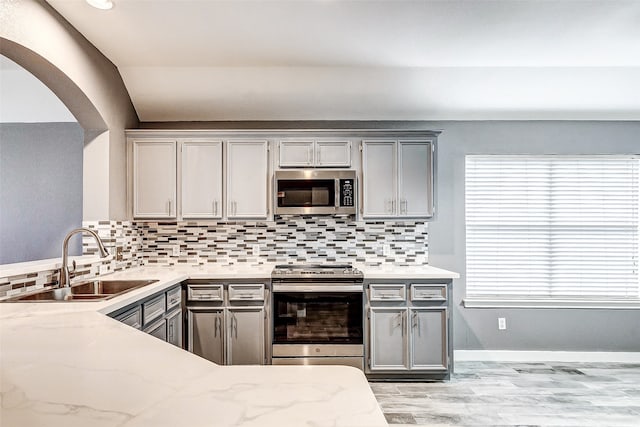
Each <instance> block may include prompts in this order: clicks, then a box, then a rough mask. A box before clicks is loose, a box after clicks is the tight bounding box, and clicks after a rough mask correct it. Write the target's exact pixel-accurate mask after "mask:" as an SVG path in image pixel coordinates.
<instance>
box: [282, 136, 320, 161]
mask: <svg viewBox="0 0 640 427" xmlns="http://www.w3.org/2000/svg"><path fill="white" fill-rule="evenodd" d="M279 149H280V162H279V164H280V167H281V168H286V167H290V168H296V167H297V168H300V167H309V166H313V163H314V159H313V155H314V153H313V141H280V144H279Z"/></svg>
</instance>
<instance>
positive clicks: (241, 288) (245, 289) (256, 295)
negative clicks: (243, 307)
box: [229, 283, 264, 301]
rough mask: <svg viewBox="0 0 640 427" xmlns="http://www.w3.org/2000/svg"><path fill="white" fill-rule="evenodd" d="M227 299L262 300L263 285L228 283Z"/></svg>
mask: <svg viewBox="0 0 640 427" xmlns="http://www.w3.org/2000/svg"><path fill="white" fill-rule="evenodd" d="M229 301H264V285H263V284H262V283H259V284H256V285H253V284H250V285H249V284H242V285H229Z"/></svg>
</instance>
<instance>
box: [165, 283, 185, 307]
mask: <svg viewBox="0 0 640 427" xmlns="http://www.w3.org/2000/svg"><path fill="white" fill-rule="evenodd" d="M166 295H167V311H170V310H171V309H173V308H175V307H178V306H180V303H181V302H182V288H181V287H180V286H176V287H175V288H173V289H169V290H168V291H167V293H166Z"/></svg>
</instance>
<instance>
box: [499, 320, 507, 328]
mask: <svg viewBox="0 0 640 427" xmlns="http://www.w3.org/2000/svg"><path fill="white" fill-rule="evenodd" d="M498 329H499V330H501V331H504V330H505V329H507V319H506V318H505V317H498Z"/></svg>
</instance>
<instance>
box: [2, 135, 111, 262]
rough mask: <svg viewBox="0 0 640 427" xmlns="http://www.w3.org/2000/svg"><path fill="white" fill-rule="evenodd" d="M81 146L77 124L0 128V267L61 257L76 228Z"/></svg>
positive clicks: (77, 244) (75, 250)
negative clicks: (64, 246)
mask: <svg viewBox="0 0 640 427" xmlns="http://www.w3.org/2000/svg"><path fill="white" fill-rule="evenodd" d="M83 146H84V131H83V130H82V128H81V127H80V126H79V125H78V124H77V123H2V124H0V264H8V263H13V262H23V261H33V260H38V259H46V258H56V257H60V256H61V251H62V249H61V248H62V240H63V238H64V236H65V234H66V233H67V232H68V231H69V230H71V229H72V228H75V227H79V226H81V224H82V150H83ZM105 161H106V160H105ZM81 243H82V242H81V239H80V238H74V239H73V240H72V241H71V245H72V246H70V248H72V249H71V251H72V252H71V253H72V254H75V255H79V254H80V253H81V247H82V244H81Z"/></svg>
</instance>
